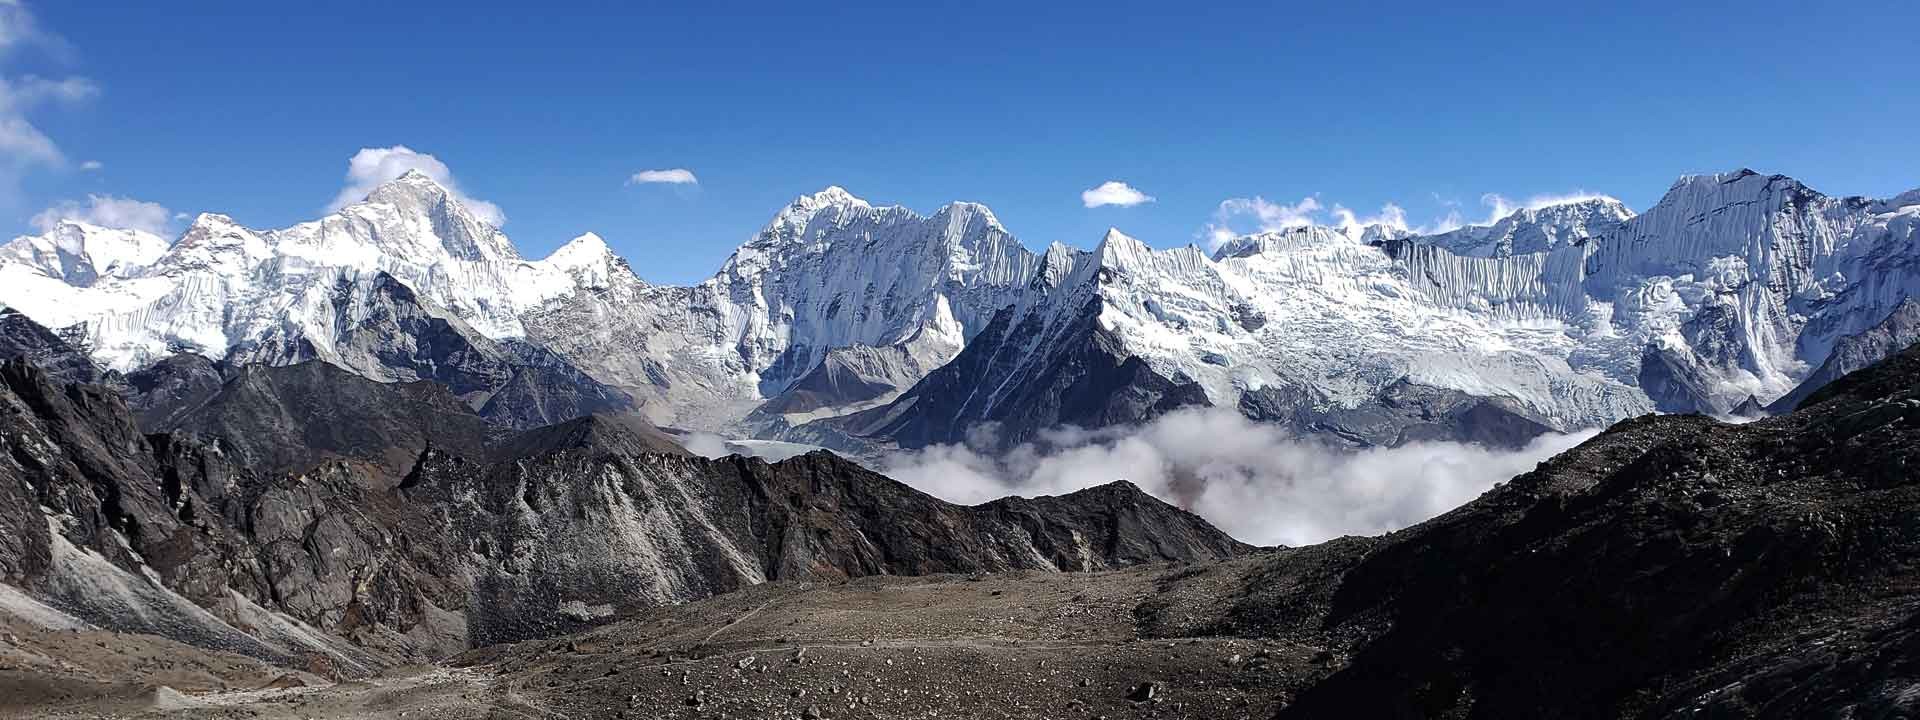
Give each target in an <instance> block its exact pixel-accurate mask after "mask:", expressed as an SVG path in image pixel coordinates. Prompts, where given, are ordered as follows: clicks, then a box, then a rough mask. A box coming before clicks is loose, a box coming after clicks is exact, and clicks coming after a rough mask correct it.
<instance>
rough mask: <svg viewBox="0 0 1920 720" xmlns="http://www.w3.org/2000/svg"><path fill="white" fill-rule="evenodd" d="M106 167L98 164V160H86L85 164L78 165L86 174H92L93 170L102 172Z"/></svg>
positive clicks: (103, 164)
mask: <svg viewBox="0 0 1920 720" xmlns="http://www.w3.org/2000/svg"><path fill="white" fill-rule="evenodd" d="M106 167H107V164H106V163H103V162H100V161H99V160H88V161H86V162H83V163H80V169H81V170H85V171H88V172H93V171H95V170H104V169H106Z"/></svg>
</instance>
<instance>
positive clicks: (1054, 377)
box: [792, 302, 1208, 450]
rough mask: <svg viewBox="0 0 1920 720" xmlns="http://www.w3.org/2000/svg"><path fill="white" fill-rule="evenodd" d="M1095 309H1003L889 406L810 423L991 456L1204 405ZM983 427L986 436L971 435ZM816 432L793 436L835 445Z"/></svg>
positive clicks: (1188, 385)
mask: <svg viewBox="0 0 1920 720" xmlns="http://www.w3.org/2000/svg"><path fill="white" fill-rule="evenodd" d="M1100 307H1101V306H1100V304H1099V303H1098V302H1093V303H1088V305H1087V306H1086V307H1085V308H1084V309H1083V311H1082V312H1080V313H1079V314H1078V315H1077V316H1070V317H1068V318H1066V319H1064V320H1061V319H1059V318H1055V317H1053V316H1051V315H1049V314H1047V313H1044V312H1032V313H1027V314H1020V313H1019V312H1018V311H1017V310H1016V309H1013V308H1009V309H1008V310H1006V311H1003V312H1002V313H1001V314H1000V315H999V316H998V317H996V318H995V319H994V321H993V323H992V324H991V325H988V326H987V329H986V330H984V331H982V332H981V334H980V336H979V337H978V338H976V339H975V341H974V342H973V343H972V344H970V345H968V346H967V349H966V350H963V351H961V353H960V355H959V356H958V357H956V358H954V360H953V362H951V363H948V364H947V365H945V366H942V367H941V368H940V369H938V370H935V371H934V372H932V373H931V374H929V375H927V377H926V378H924V379H922V380H921V381H920V382H919V383H917V384H915V385H914V386H913V388H912V389H911V390H908V391H907V392H906V393H904V394H902V395H901V396H900V397H899V398H898V399H896V400H894V401H893V402H892V403H889V404H887V405H885V406H883V407H879V408H875V409H872V410H867V411H863V412H859V413H855V414H852V415H849V416H846V417H843V418H835V419H833V420H829V421H825V422H822V423H819V424H820V425H821V426H824V428H831V429H832V430H837V431H840V432H844V433H846V434H847V435H851V436H853V437H855V438H874V439H881V440H884V441H886V442H889V443H893V444H897V445H900V446H902V447H924V446H927V445H932V444H937V443H960V442H965V441H969V440H971V441H973V442H974V443H975V444H984V445H987V446H989V447H987V448H984V449H989V450H999V449H1005V448H1010V447H1013V446H1014V445H1017V444H1019V443H1021V442H1024V441H1027V440H1030V439H1032V438H1033V437H1035V436H1036V435H1037V434H1038V433H1039V432H1040V431H1042V430H1047V429H1050V428H1055V427H1059V426H1061V425H1075V426H1079V427H1106V426H1109V425H1126V424H1132V423H1138V422H1141V421H1144V420H1149V419H1152V418H1154V417H1157V416H1159V415H1160V414H1162V413H1165V412H1168V411H1171V410H1174V409H1178V408H1181V407H1186V406H1192V405H1207V404H1208V402H1207V396H1206V393H1205V391H1203V390H1202V389H1201V388H1200V387H1199V386H1198V385H1196V384H1194V383H1192V382H1191V381H1185V379H1184V378H1174V379H1169V378H1166V377H1162V376H1161V375H1159V374H1158V373H1155V372H1154V371H1153V370H1152V369H1151V368H1149V367H1148V366H1147V364H1146V362H1145V361H1143V360H1141V359H1140V358H1138V357H1133V356H1131V355H1129V354H1127V353H1126V352H1125V350H1124V348H1123V347H1122V346H1121V343H1120V342H1119V340H1118V339H1117V338H1115V337H1114V336H1113V335H1112V334H1111V333H1109V332H1106V331H1104V330H1101V329H1100V328H1099V325H1098V319H1097V318H1098V314H1099V311H1100ZM1056 321H1058V322H1059V326H1057V327H1050V326H1049V324H1050V323H1055V322H1056ZM1034 338H1045V344H1044V347H1045V348H1046V352H1045V353H1044V354H1040V353H1034V352H1031V351H1032V350H1033V349H1034V348H1035V343H1033V342H1032V341H1031V340H1032V339H1034ZM989 428H991V429H992V430H993V431H994V432H993V433H991V437H986V436H983V435H982V434H981V433H980V432H979V431H980V430H982V429H989ZM822 432H823V428H809V427H803V428H802V429H801V431H800V432H796V433H793V435H792V436H793V437H796V438H804V439H824V440H826V441H827V442H828V443H830V444H833V445H838V444H841V443H836V442H834V438H833V437H832V436H831V435H825V436H824V437H823V436H822V435H818V434H816V433H822ZM970 436H971V437H970Z"/></svg>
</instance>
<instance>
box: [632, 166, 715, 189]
mask: <svg viewBox="0 0 1920 720" xmlns="http://www.w3.org/2000/svg"><path fill="white" fill-rule="evenodd" d="M651 183H666V184H669V185H698V184H700V178H698V177H695V176H694V174H693V171H692V170H688V169H686V168H666V169H661V170H641V171H640V172H637V173H634V174H633V176H632V177H629V178H627V184H628V185H644V184H651Z"/></svg>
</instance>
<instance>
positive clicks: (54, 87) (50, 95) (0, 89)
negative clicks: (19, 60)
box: [0, 75, 100, 174]
mask: <svg viewBox="0 0 1920 720" xmlns="http://www.w3.org/2000/svg"><path fill="white" fill-rule="evenodd" d="M99 94H100V87H99V86H97V85H95V84H93V81H91V80H88V79H86V78H81V77H70V78H66V79H63V80H49V79H46V78H42V77H38V76H34V75H27V76H23V77H17V78H9V77H4V76H0V158H4V162H5V163H6V164H7V165H8V166H10V167H11V169H12V170H13V171H14V172H15V174H18V173H19V172H20V171H22V170H24V169H26V168H27V167H30V166H34V165H41V166H49V167H60V166H62V165H65V164H66V155H65V154H63V153H61V152H60V148H59V146H58V145H56V144H54V142H53V138H50V137H47V134H46V133H44V132H41V130H40V128H38V127H36V126H34V124H33V123H32V122H30V121H29V120H28V119H27V114H28V113H29V112H31V111H33V110H37V109H39V108H41V107H43V106H46V105H49V104H68V103H78V102H82V101H85V100H89V99H92V98H93V97H94V96H97V95H99Z"/></svg>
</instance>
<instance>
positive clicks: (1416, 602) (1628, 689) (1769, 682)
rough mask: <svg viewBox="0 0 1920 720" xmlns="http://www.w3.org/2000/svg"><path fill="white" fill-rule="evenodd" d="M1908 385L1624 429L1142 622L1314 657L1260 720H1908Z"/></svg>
mask: <svg viewBox="0 0 1920 720" xmlns="http://www.w3.org/2000/svg"><path fill="white" fill-rule="evenodd" d="M1917 388H1920V348H1917V349H1909V350H1906V351H1904V352H1902V353H1899V354H1897V355H1895V356H1893V357H1892V358H1890V359H1888V360H1886V361H1885V362H1882V363H1880V364H1878V365H1876V366H1874V367H1872V368H1870V369H1867V370H1864V371H1860V372H1856V373H1854V374H1851V375H1848V376H1846V377H1844V378H1842V379H1840V380H1838V381H1836V382H1833V383H1831V384H1829V385H1827V386H1826V387H1825V388H1823V389H1822V390H1820V391H1817V392H1814V393H1812V394H1811V395H1810V396H1809V397H1808V398H1807V399H1806V400H1805V401H1804V402H1803V403H1802V404H1801V409H1800V410H1799V411H1797V412H1794V413H1792V414H1790V415H1783V416H1776V417H1772V418H1767V419H1763V420H1758V421H1755V422H1751V423H1747V424H1742V425H1730V424H1725V423H1721V422H1718V421H1715V420H1713V419H1711V418H1709V417H1704V416H1699V415H1665V416H1645V417H1640V418H1635V419H1632V420H1628V421H1625V422H1622V423H1620V424H1618V425H1615V426H1614V427H1612V428H1610V429H1608V430H1607V431H1606V432H1604V433H1602V434H1601V435H1599V436H1598V437H1596V438H1594V439H1593V440H1591V441H1589V442H1587V443H1585V444H1583V445H1581V446H1580V447H1578V448H1576V449H1574V450H1572V451H1569V452H1567V453H1564V454H1562V455H1560V456H1558V457H1555V458H1554V459H1552V460H1550V461H1548V462H1546V463H1543V464H1542V465H1541V466H1540V467H1539V468H1538V469H1536V470H1534V471H1533V472H1530V473H1527V474H1524V475H1521V476H1519V477H1516V478H1514V479H1513V480H1512V481H1510V482H1507V483H1505V484H1503V485H1501V486H1499V487H1497V488H1495V489H1494V490H1492V491H1490V492H1488V493H1487V494H1486V495H1484V496H1482V497H1481V498H1480V499H1478V500H1475V501H1474V502H1472V503H1469V504H1467V505H1465V506H1463V507H1461V508H1459V509H1457V510H1455V511H1453V512H1450V513H1447V514H1446V515H1443V516H1441V517H1439V518H1436V519H1434V520H1431V521H1429V522H1426V523H1423V524H1421V525H1418V526H1415V527H1413V528H1409V529H1407V530H1404V531H1400V532H1396V533H1393V534H1391V535H1388V536H1384V537H1380V538H1370V539H1343V540H1337V541H1334V542H1330V543H1326V544H1323V545H1318V546H1312V547H1307V548H1298V549H1291V550H1284V551H1280V552H1278V553H1276V554H1274V555H1272V556H1270V557H1267V558H1264V559H1262V560H1261V561H1260V562H1259V564H1258V566H1257V567H1256V568H1255V569H1254V570H1253V571H1251V572H1248V573H1246V574H1245V575H1243V576H1241V580H1239V582H1241V583H1242V585H1241V589H1240V591H1239V592H1238V593H1234V592H1228V593H1226V597H1227V598H1228V599H1227V600H1226V602H1225V603H1224V604H1225V606H1226V609H1225V611H1224V612H1222V613H1221V614H1220V615H1219V616H1217V617H1216V618H1215V619H1214V620H1213V621H1212V624H1211V625H1206V626H1205V627H1203V628H1198V629H1196V628H1194V627H1193V623H1194V621H1193V619H1192V617H1190V616H1189V615H1188V614H1191V613H1194V612H1195V611H1194V610H1193V609H1191V607H1189V606H1182V605H1177V604H1174V605H1168V604H1164V603H1159V604H1156V603H1149V604H1148V605H1145V606H1143V607H1142V621H1143V623H1145V624H1146V625H1148V626H1149V627H1161V626H1163V625H1166V626H1179V625H1181V624H1182V623H1183V622H1184V623H1187V627H1188V629H1187V630H1183V631H1181V632H1197V633H1201V634H1213V633H1221V634H1233V635H1242V636H1247V635H1251V636H1257V637H1268V638H1278V639H1285V640H1290V641H1295V642H1299V643H1302V644H1306V645H1308V646H1319V647H1325V648H1327V650H1326V651H1325V652H1324V653H1322V654H1321V655H1320V656H1319V657H1318V659H1316V660H1315V662H1316V663H1317V664H1319V665H1322V666H1324V667H1325V670H1324V672H1326V673H1328V675H1327V676H1326V678H1325V679H1324V680H1320V681H1317V682H1315V683H1313V684H1311V685H1310V686H1308V687H1306V688H1304V689H1301V690H1300V691H1298V692H1297V694H1296V695H1292V696H1290V697H1287V698H1284V699H1283V704H1284V706H1285V707H1284V709H1283V710H1282V711H1281V712H1280V714H1279V716H1280V717H1281V718H1308V717H1329V716H1342V717H1379V718H1429V717H1459V718H1483V717H1484V718H1503V717H1576V718H1586V717H1592V718H1602V717H1604V718H1616V717H1671V716H1677V715H1687V716H1698V717H1764V718H1799V717H1899V716H1902V715H1906V714H1911V713H1913V712H1914V711H1915V710H1916V709H1920V708H1917V707H1916V702H1915V699H1914V698H1915V697H1916V695H1915V693H1916V690H1920V669H1917V668H1915V666H1914V665H1913V663H1912V662H1911V661H1910V658H1911V657H1912V656H1913V651H1914V648H1915V647H1920V614H1916V607H1915V605H1914V603H1913V601H1912V600H1913V598H1914V597H1916V596H1917V595H1920V565H1917V564H1916V563H1915V558H1920V525H1916V524H1915V523H1914V522H1913V521H1912V517H1913V509H1914V508H1915V507H1916V506H1917V505H1920V474H1916V473H1915V472H1913V468H1914V467H1916V466H1920V390H1917ZM1217 580H1218V578H1217V577H1216V576H1213V575H1211V574H1201V575H1199V576H1197V577H1196V578H1195V579H1194V580H1193V582H1194V583H1196V584H1195V585H1194V587H1195V588H1202V587H1205V586H1206V583H1211V582H1216V581H1217ZM1180 582H1185V581H1184V580H1182V581H1179V582H1176V583H1174V584H1173V585H1172V586H1170V587H1171V588H1172V590H1171V591H1170V592H1173V594H1174V595H1175V596H1178V595H1179V594H1180V593H1179V587H1180ZM1174 608H1181V609H1179V610H1177V611H1176V610H1174ZM1175 612H1178V613H1182V614H1179V615H1176V614H1173V613H1175ZM1182 618H1185V620H1182Z"/></svg>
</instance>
